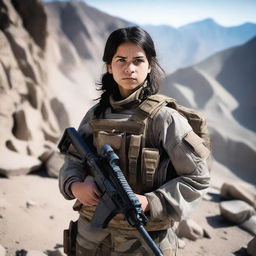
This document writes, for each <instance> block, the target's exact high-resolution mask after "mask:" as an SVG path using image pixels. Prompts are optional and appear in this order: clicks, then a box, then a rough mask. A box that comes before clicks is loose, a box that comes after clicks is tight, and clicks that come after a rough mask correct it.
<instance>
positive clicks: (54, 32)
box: [44, 1, 130, 129]
mask: <svg viewBox="0 0 256 256" xmlns="http://www.w3.org/2000/svg"><path fill="white" fill-rule="evenodd" d="M44 5H45V11H46V13H47V18H48V27H47V29H48V33H49V36H48V38H47V47H46V48H47V49H46V58H47V64H48V65H47V75H48V86H49V89H50V90H49V95H50V98H51V99H52V102H53V104H52V107H53V110H54V112H55V113H56V116H57V118H58V121H59V123H60V126H61V128H62V129H64V128H65V127H67V125H68V123H71V124H73V125H75V126H78V124H79V122H80V120H81V119H82V117H83V115H84V113H85V111H86V110H87V109H88V108H89V107H90V106H91V105H92V104H93V103H94V102H93V100H94V99H95V98H97V97H98V95H97V93H96V86H95V84H96V83H97V82H98V81H99V80H100V76H101V73H102V71H103V70H105V67H104V66H103V64H102V61H101V58H102V55H103V48H104V45H105V41H106V39H107V36H108V35H109V33H110V32H112V31H113V30H115V29H117V28H118V27H124V26H128V25H129V24H130V23H128V22H126V21H124V20H120V19H117V18H115V17H112V16H110V15H108V14H105V13H103V12H100V11H98V10H97V9H94V8H92V7H90V6H88V5H87V4H85V3H84V2H79V1H77V2H75V1H74V2H57V1H56V2H54V1H53V2H48V3H45V4H44ZM74 99H75V100H74ZM60 102H61V103H62V104H60ZM55 103H57V104H55ZM63 105H64V106H65V108H66V109H67V115H66V116H64V115H63V113H62V109H63V107H62V106H63Z"/></svg>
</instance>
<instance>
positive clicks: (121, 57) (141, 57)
mask: <svg viewBox="0 0 256 256" xmlns="http://www.w3.org/2000/svg"><path fill="white" fill-rule="evenodd" d="M116 58H120V59H127V57H124V56H119V55H118V56H116V57H115V59H116ZM144 58H145V56H136V57H133V59H144Z"/></svg>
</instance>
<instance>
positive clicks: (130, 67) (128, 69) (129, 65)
mask: <svg viewBox="0 0 256 256" xmlns="http://www.w3.org/2000/svg"><path fill="white" fill-rule="evenodd" d="M134 72H135V65H134V64H133V63H127V65H126V67H125V73H126V74H132V73H134Z"/></svg>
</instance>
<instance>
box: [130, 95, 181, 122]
mask: <svg viewBox="0 0 256 256" xmlns="http://www.w3.org/2000/svg"><path fill="white" fill-rule="evenodd" d="M175 102H176V100H175V99H173V98H170V97H167V96H165V95H162V94H155V95H151V96H149V97H148V98H147V99H146V100H144V101H143V102H142V103H141V104H140V105H139V106H138V111H137V112H136V113H135V115H134V116H133V118H132V119H133V120H136V121H139V120H140V121H141V120H145V119H146V118H148V117H149V118H151V117H153V116H154V114H155V113H157V111H158V110H159V109H160V108H161V107H162V106H164V105H168V104H170V103H173V104H174V105H175Z"/></svg>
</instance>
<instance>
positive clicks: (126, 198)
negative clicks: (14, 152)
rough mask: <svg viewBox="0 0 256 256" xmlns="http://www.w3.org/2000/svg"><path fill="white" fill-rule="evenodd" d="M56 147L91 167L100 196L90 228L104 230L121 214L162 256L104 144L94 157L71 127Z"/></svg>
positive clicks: (130, 191) (136, 203)
mask: <svg viewBox="0 0 256 256" xmlns="http://www.w3.org/2000/svg"><path fill="white" fill-rule="evenodd" d="M70 145H72V146H73V148H75V150H76V151H77V153H78V154H79V156H78V155H77V154H74V153H72V151H69V147H70ZM58 148H59V150H60V152H61V153H64V154H66V155H72V156H74V157H76V158H78V159H79V160H80V161H83V162H84V161H86V162H87V163H88V164H89V166H90V167H91V170H92V172H93V176H94V179H95V183H96V184H97V186H98V188H99V190H100V192H101V193H102V196H101V199H100V203H99V204H98V206H97V208H96V211H95V214H94V216H93V218H92V221H91V225H92V226H93V227H94V228H106V227H107V225H108V223H109V221H110V220H111V219H112V218H113V217H114V216H115V215H116V214H117V213H122V214H124V215H125V217H126V220H127V221H128V223H129V224H130V225H131V226H132V227H135V228H136V229H137V230H138V231H139V232H140V234H141V235H142V237H143V239H144V240H145V241H146V243H147V244H148V246H149V247H150V248H151V250H152V251H153V252H154V254H155V255H157V256H163V254H162V252H161V250H160V249H159V248H158V247H157V245H156V244H155V242H154V241H153V240H152V238H151V237H150V235H149V234H148V232H147V231H146V229H145V228H144V226H145V225H146V223H147V222H148V218H147V217H146V215H145V214H144V212H143V210H142V208H141V203H140V202H139V200H138V199H137V197H136V196H135V194H134V193H133V191H132V189H131V187H130V185H129V184H128V183H127V181H126V179H125V177H124V175H123V173H122V171H121V170H120V167H119V165H118V163H119V158H118V156H117V155H116V154H115V153H114V151H113V149H112V148H111V147H110V146H109V145H107V144H106V145H104V146H103V147H102V148H101V150H100V156H98V155H96V154H94V153H93V152H92V150H91V149H90V148H89V146H88V145H87V144H86V143H85V141H84V140H83V139H82V137H81V136H80V134H79V133H78V132H77V131H76V130H75V128H72V127H71V128H67V129H65V132H64V134H63V136H62V138H61V140H60V143H59V145H58Z"/></svg>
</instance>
